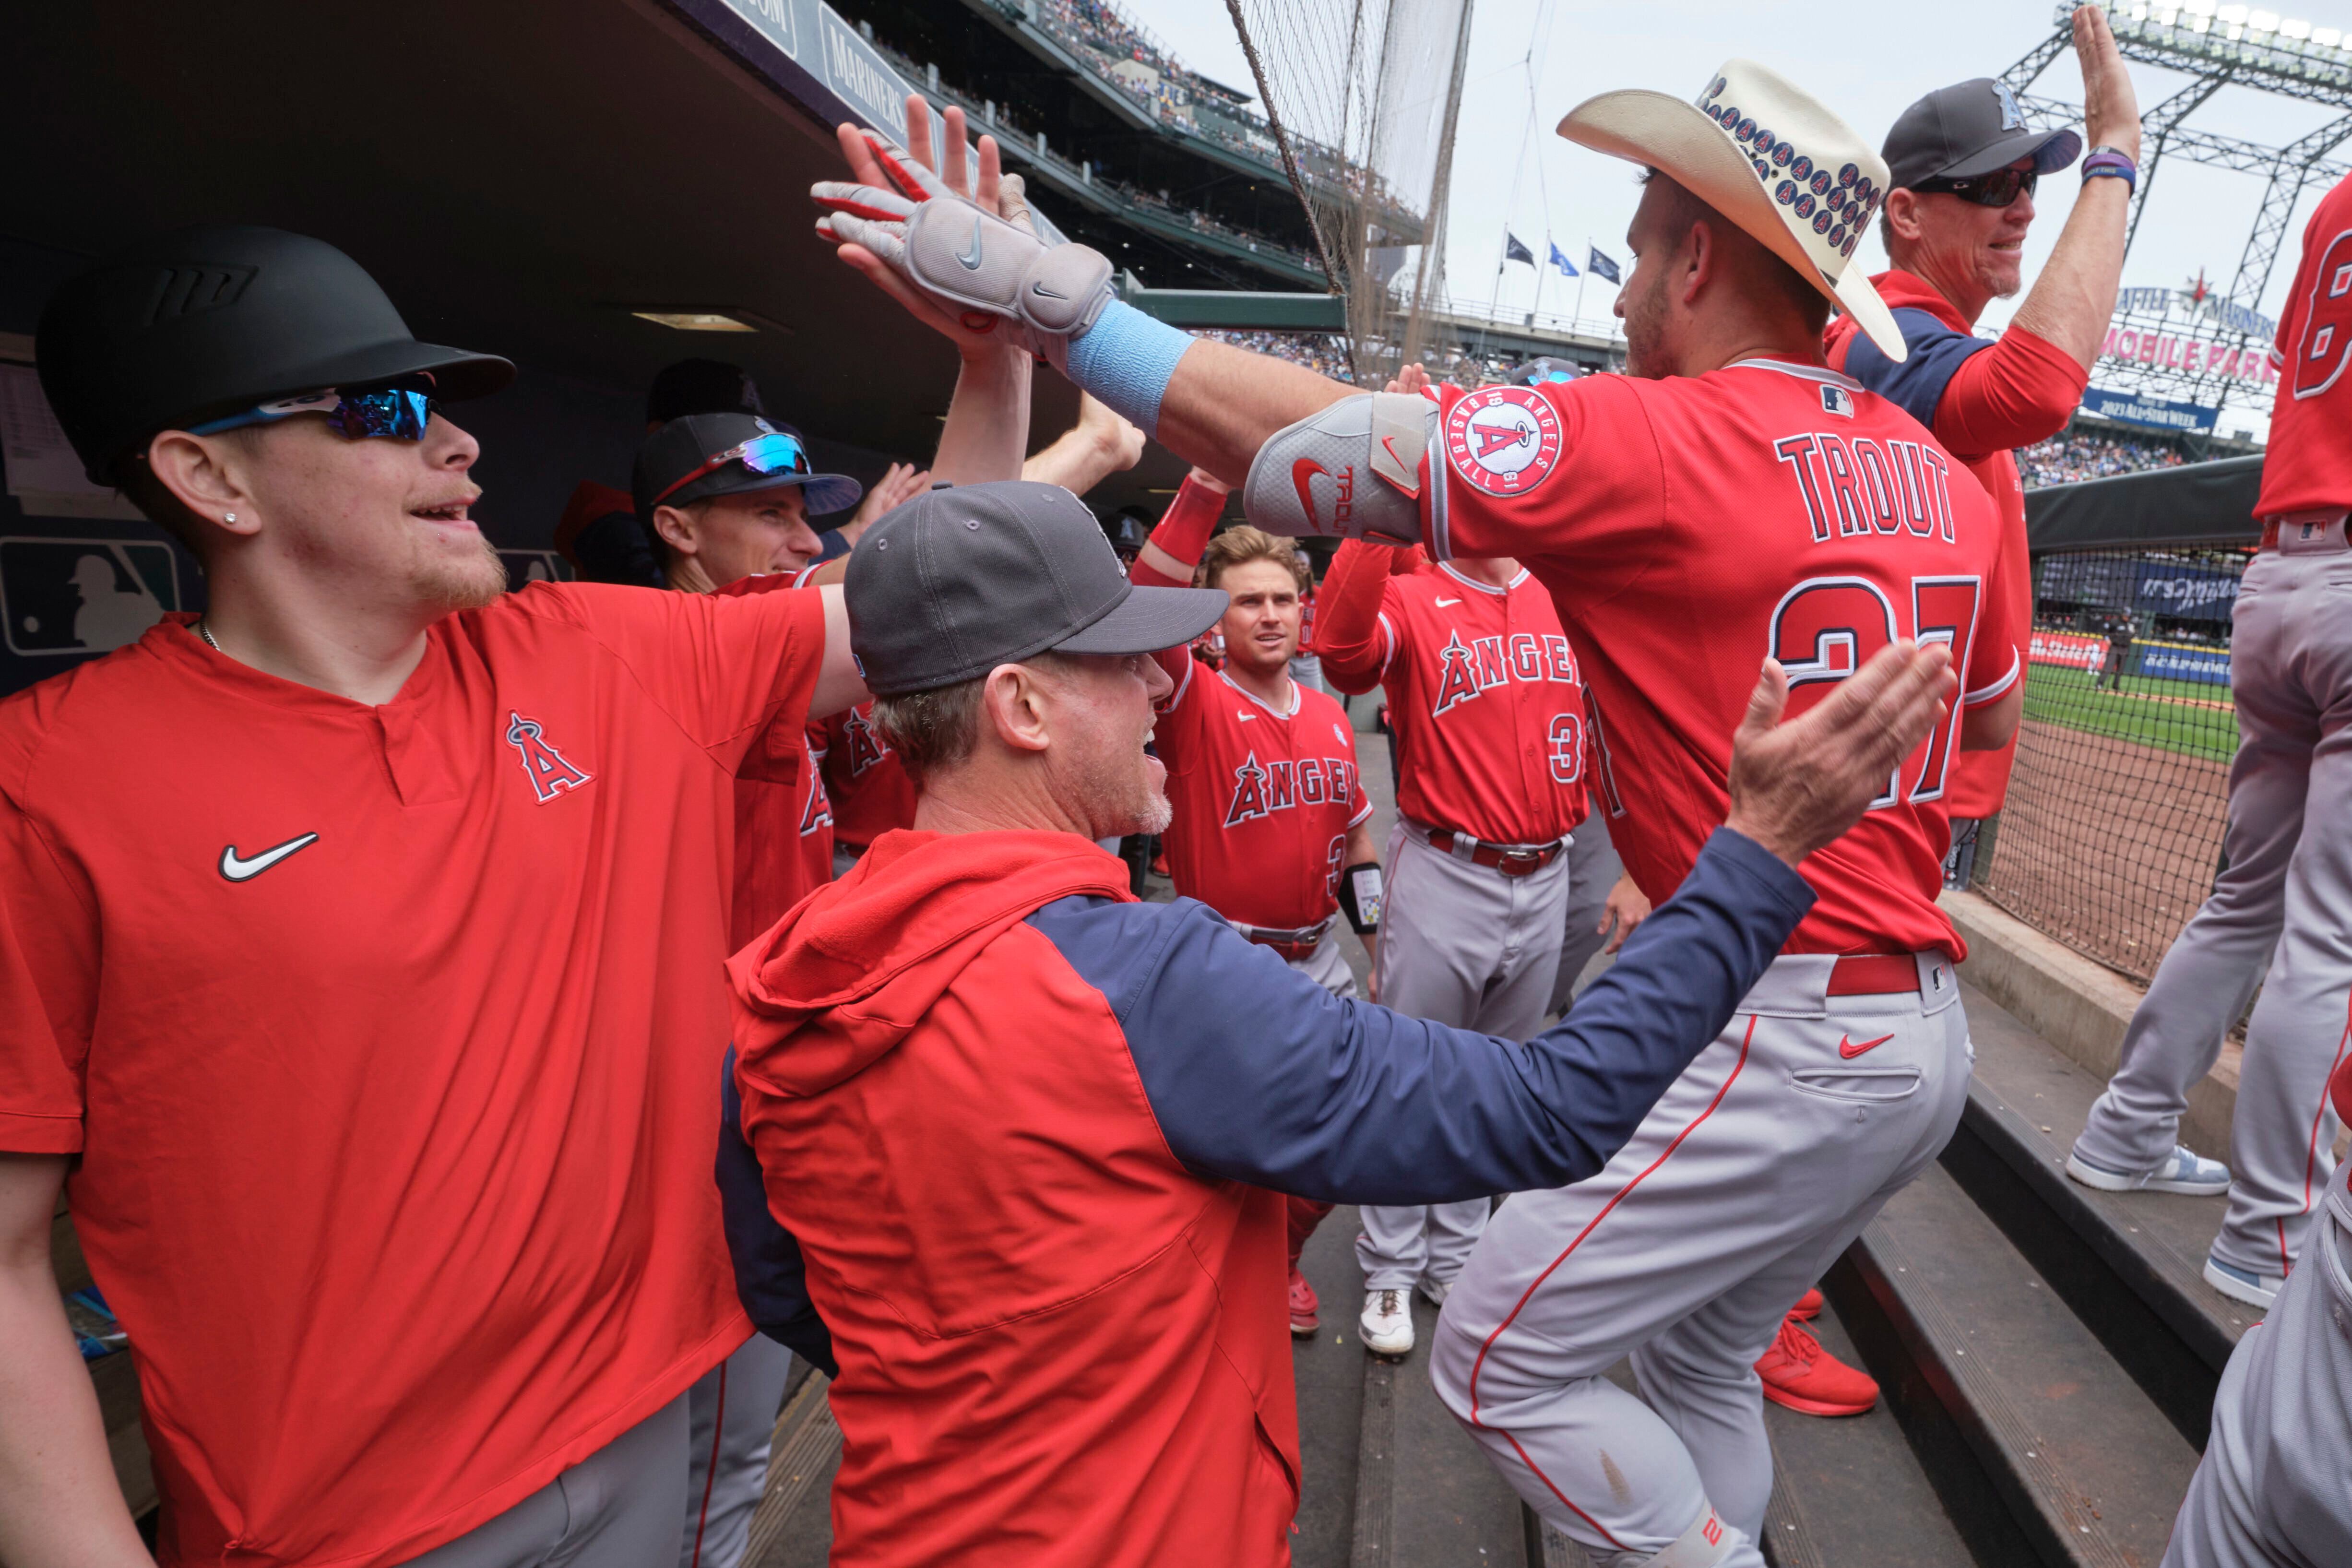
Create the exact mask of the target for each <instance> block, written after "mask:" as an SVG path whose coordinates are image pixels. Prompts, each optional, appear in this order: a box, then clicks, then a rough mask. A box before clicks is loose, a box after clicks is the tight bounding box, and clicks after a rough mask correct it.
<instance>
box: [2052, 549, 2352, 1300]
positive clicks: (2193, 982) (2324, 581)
mask: <svg viewBox="0 0 2352 1568" xmlns="http://www.w3.org/2000/svg"><path fill="white" fill-rule="evenodd" d="M2342 539H2343V527H2342V524H2340V523H2339V524H2337V525H2336V527H2335V530H2334V535H2333V542H2334V543H2335V544H2336V548H2331V549H2328V550H2326V551H2322V552H2307V553H2306V552H2297V553H2286V552H2281V551H2264V552H2263V553H2261V554H2260V555H2257V556H2256V557H2255V558H2254V560H2253V563H2252V564H2251V565H2249V566H2248V567H2247V568H2246V575H2245V580H2244V583H2243V584H2242V586H2241V588H2240V589H2239V594H2238V603H2237V607H2236V609H2235V611H2234V612H2233V614H2232V621H2233V623H2234V630H2233V632H2232V634H2231V643H2230V668H2231V685H2232V686H2233V687H2234V688H2235V689H2236V693H2237V707H2238V732H2239V736H2240V741H2239V746H2238V755H2237V760H2236V761H2235V762H2234V763H2231V767H2230V826H2229V834H2228V839H2227V844H2228V851H2229V860H2230V865H2229V869H2227V870H2226V871H2224V872H2223V873H2222V874H2221V878H2220V879H2219V880H2218V881H2217V882H2216V883H2215V884H2214V888H2213V894H2212V897H2210V898H2209V899H2207V900H2205V905H2204V907H2203V908H2202V909H2200V910H2198V911H2197V916H2196V918H2195V919H2194V920H2192V921H2189V926H2188V929H2187V930H2185V931H2182V932H2181V933H2180V939H2179V941H2178V942H2174V943H2173V944H2172V948H2171V951H2170V952H2167V953H2166V954H2165V955H2164V962H2163V963H2161V964H2160V965H2158V969H2157V973H2156V980H2155V982H2154V984H2151V985H2149V987H2148V991H2147V996H2146V997H2144V998H2143V999H2142V1000H2141V1002H2140V1005H2139V1008H2138V1010H2137V1012H2136V1013H2134V1014H2133V1016H2132V1021H2131V1026H2130V1027H2129V1029H2128V1030H2126V1033H2125V1036H2124V1056H2123V1063H2122V1065H2121V1067H2119V1068H2117V1069H2116V1075H2115V1077H2114V1078H2113V1079H2111V1080H2110V1081H2109V1082H2108V1084H2107V1088H2106V1091H2105V1093H2104V1094H2102V1095H2100V1097H2099V1099H2098V1101H2097V1103H2096V1104H2095V1105H2093V1106H2092V1108H2091V1118H2090V1121H2089V1124H2088V1125H2087V1126H2085V1127H2084V1130H2083V1135H2082V1137H2081V1139H2080V1140H2079V1141H2078V1142H2076V1144H2075V1148H2076V1150H2077V1151H2078V1152H2080V1153H2081V1154H2082V1156H2083V1158H2084V1159H2085V1160H2087V1161H2089V1162H2091V1163H2093V1164H2095V1165H2102V1166H2105V1167H2107V1168H2109V1169H2111V1170H2119V1171H2144V1170H2147V1169H2150V1168H2152V1167H2154V1166H2156V1165H2158V1164H2160V1163H2163V1161H2164V1160H2165V1159H2167V1158H2168V1156H2169V1155H2170V1154H2171V1152H2172V1148H2173V1144H2174V1143H2175V1142H2177V1141H2178V1139H2179V1130H2180V1115H2181V1112H2182V1111H2183V1110H2186V1109H2187V1107H2188V1103H2189V1086H2190V1085H2192V1084H2194V1083H2195V1082H2196V1081H2197V1080H2198V1079H2201V1078H2203V1077H2204V1076H2205V1074H2206V1073H2207V1072H2208V1071H2210V1069H2211V1068H2212V1066H2213V1060H2214V1058H2216V1057H2217V1056H2219V1055H2220V1054H2221V1037H2222V1036H2223V1035H2224V1034H2226V1033H2227V1032H2228V1030H2229V1028H2230V1026H2231V1024H2233V1023H2235V1022H2236V1021H2237V1019H2238V1017H2239V1016H2240V1015H2241V1014H2242V1013H2243V1012H2244V1011H2245V1006H2246V1001H2247V998H2248V997H2250V996H2251V995H2252V994H2253V989H2254V984H2255V982H2256V981H2257V980H2261V981H2262V986H2263V994H2262V1000H2261V1001H2260V1002H2259V1003H2257V1004H2256V1005H2255V1007H2254V1013H2253V1016H2252V1019H2250V1020H2249V1021H2248V1024H2247V1027H2246V1056H2245V1065H2244V1068H2243V1069H2242V1072H2241V1074H2240V1077H2239V1081H2238V1103H2237V1111H2236V1115H2235V1118H2234V1120H2233V1121H2232V1122H2231V1148H2230V1150H2229V1162H2230V1166H2231V1175H2232V1178H2233V1180H2232V1183H2231V1189H2230V1208H2229V1215H2228V1217H2227V1218H2226V1219H2224V1220H2223V1222H2222V1225H2221V1235H2220V1236H2218V1237H2215V1238H2214V1242H2213V1256H2214V1258H2217V1259H2218V1260H2220V1261H2221V1262H2223V1263H2227V1264H2231V1265H2234V1266H2235V1267H2237V1268H2244V1269H2251V1270H2252V1271H2254V1272H2256V1273H2259V1274H2269V1275H2279V1274H2284V1273H2285V1272H2287V1270H2288V1268H2290V1267H2291V1266H2292V1265H2293V1263H2294V1258H2295V1256H2296V1254H2297V1252H2298V1251H2299V1250H2300V1249H2301V1247H2302V1245H2303V1235H2304V1231H2305V1228H2306V1227H2307V1226H2309V1225H2310V1223H2311V1215H2312V1209H2313V1205H2314V1203H2315V1201H2316V1198H2317V1196H2318V1194H2319V1193H2320V1192H2321V1191H2322V1190H2324V1189H2325V1188H2326V1184H2327V1178H2328V1174H2329V1173H2330V1172H2331V1171H2332V1170H2333V1169H2334V1168H2335V1159H2334V1155H2333V1153H2332V1152H2331V1150H2332V1145H2333V1144H2334V1142H2335V1139H2336V1119H2335V1115H2334V1113H2333V1112H2332V1111H2330V1110H2328V1109H2327V1079H2328V1075H2329V1074H2330V1073H2331V1072H2332V1071H2334V1069H2335V1066H2336V1062H2337V1061H2338V1060H2340V1059H2341V1058H2342V1057H2343V1055H2344V1052H2345V1049H2346V1046H2347V1039H2352V1036H2348V1035H2347V1028H2352V1019H2348V1018H2347V999H2348V998H2352V812H2347V809H2346V808H2347V803H2352V552H2347V551H2346V550H2344V549H2342V548H2341V541H2342ZM2306 800H2308V801H2309V802H2310V803H2312V805H2313V808H2314V809H2312V810H2310V811H2309V812H2306V811H2305V801H2306ZM2265 965H2267V973H2265Z"/></svg>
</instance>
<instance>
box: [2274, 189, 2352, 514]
mask: <svg viewBox="0 0 2352 1568" xmlns="http://www.w3.org/2000/svg"><path fill="white" fill-rule="evenodd" d="M2271 357H2272V359H2273V362H2274V363H2276V364H2277V366H2278V373H2279V384H2278V396H2277V399H2276V401H2275V402H2274V403H2273V405H2272V407H2271V439H2270V445H2269V446H2268V447H2265V448H2264V453H2265V455H2264V457H2263V492H2262V497H2261V499H2260V500H2257V501H2256V502H2255V504H2254V514H2255V515H2256V516H2257V517H2265V518H2270V517H2284V516H2287V515H2288V514H2290V513H2293V512H2303V511H2317V510H2322V509H2326V510H2334V511H2343V510H2347V509H2352V374H2346V372H2347V369H2352V178H2347V179H2344V180H2340V181H2338V182H2336V188H2335V189H2334V190H2332V191H2330V192H2328V193H2327V195H2326V197H2325V198H2323V199H2322V200H2321V202H2320V204H2319V206H2318V209H2317V210H2316V211H2315V212H2314V213H2313V214H2312V215H2311V222H2310V223H2309V224H2307V225H2305V227H2304V231H2303V260H2302V263H2301V264H2300V265H2299V266H2297V267H2296V268H2295V272H2294V288H2293V289H2289V290H2287V297H2286V308H2285V309H2284V310H2283V311H2282V312H2280V315H2279V330H2278V342H2277V343H2276V344H2275V345H2273V348H2272V350H2271Z"/></svg>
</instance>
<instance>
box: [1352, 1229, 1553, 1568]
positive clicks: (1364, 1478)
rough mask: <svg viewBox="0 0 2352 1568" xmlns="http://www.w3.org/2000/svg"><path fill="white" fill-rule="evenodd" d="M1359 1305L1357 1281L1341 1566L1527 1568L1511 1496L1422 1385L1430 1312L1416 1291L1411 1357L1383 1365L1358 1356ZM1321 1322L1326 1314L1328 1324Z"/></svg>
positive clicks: (1433, 1316) (1519, 1515)
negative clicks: (1354, 1420) (1352, 1484)
mask: <svg viewBox="0 0 2352 1568" xmlns="http://www.w3.org/2000/svg"><path fill="white" fill-rule="evenodd" d="M1334 1217H1337V1216H1334ZM1327 1228H1328V1226H1327ZM1353 1234H1354V1233H1353V1231H1352V1229H1351V1230H1350V1232H1349V1235H1350V1237H1352V1236H1353ZM1352 1263H1353V1259H1352V1258H1350V1265H1351V1266H1352ZM1318 1289H1320V1287H1319V1286H1318ZM1363 1299H1364V1298H1363V1286H1362V1277H1361V1276H1360V1275H1359V1276H1357V1282H1356V1286H1355V1291H1354V1294H1353V1296H1352V1297H1351V1298H1350V1299H1349V1312H1348V1322H1347V1325H1346V1332H1347V1339H1348V1344H1347V1347H1346V1348H1347V1349H1348V1350H1349V1351H1351V1352H1354V1353H1355V1354H1356V1356H1357V1357H1358V1358H1359V1359H1360V1361H1361V1362H1362V1363H1363V1401H1362V1406H1361V1412H1362V1419H1361V1422H1360V1428H1359V1438H1358V1443H1359V1448H1358V1457H1357V1468H1356V1495H1355V1510H1354V1525H1353V1531H1352V1534H1351V1539H1350V1542H1349V1556H1348V1563H1349V1568H1440V1565H1444V1568H1464V1565H1465V1564H1475V1568H1526V1564H1527V1563H1528V1536H1527V1526H1526V1523H1525V1521H1524V1518H1523V1511H1524V1510H1522V1508H1521V1506H1520V1503H1519V1499H1518V1494H1517V1493H1516V1492H1514V1491H1513V1490H1511V1489H1510V1487H1509V1486H1508V1484H1507V1483H1506V1482H1505V1481H1504V1479H1503V1478H1502V1477H1501V1476H1500V1475H1498V1474H1496V1470H1495V1467H1494V1466H1493V1465H1491V1464H1489V1463H1487V1461H1486V1455H1485V1454H1484V1453H1483V1452H1481V1451H1480V1450H1479V1447H1478V1446H1477V1445H1476V1444H1475V1443H1473V1442H1472V1441H1471V1440H1470V1438H1469V1436H1468V1434H1466V1433H1465V1432H1464V1431H1463V1430H1462V1427H1461V1424H1460V1423H1458V1422H1456V1421H1455V1420H1454V1416H1453V1414H1452V1413H1451V1412H1450V1411H1448V1410H1447V1409H1446V1408H1445V1405H1444V1402H1443V1401H1441V1400H1440V1399H1439V1398H1438V1397H1437V1391H1436V1390H1435V1389H1434V1388H1433V1387H1431V1386H1430V1382H1429V1362H1428V1356H1429V1340H1430V1336H1431V1335H1432V1334H1433V1333H1434V1332H1435V1331H1436V1329H1437V1309H1436V1308H1434V1307H1433V1306H1431V1305H1430V1304H1429V1303H1428V1302H1427V1301H1425V1300H1423V1299H1422V1298H1421V1296H1420V1295H1419V1293H1418V1292H1416V1293H1415V1295H1414V1297H1413V1308H1412V1318H1413V1331H1414V1333H1415V1336H1416V1340H1415V1343H1414V1345H1413V1349H1412V1354H1411V1355H1409V1356H1406V1357H1404V1358H1402V1360H1398V1361H1390V1360H1388V1359H1386V1358H1383V1357H1378V1356H1371V1355H1366V1354H1365V1353H1364V1352H1363V1348H1362V1346H1361V1345H1360V1343H1359V1342H1357V1339H1356V1334H1355V1317H1356V1313H1357V1311H1358V1310H1360V1308H1361V1306H1362V1304H1363ZM1327 1300H1328V1298H1327ZM1329 1319H1330V1314H1329V1313H1328V1311H1327V1312H1326V1313H1325V1320H1326V1322H1327V1325H1328V1321H1329Z"/></svg>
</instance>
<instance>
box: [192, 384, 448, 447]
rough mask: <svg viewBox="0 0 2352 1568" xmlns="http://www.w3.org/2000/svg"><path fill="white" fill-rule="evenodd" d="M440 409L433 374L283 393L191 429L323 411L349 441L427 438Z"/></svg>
mask: <svg viewBox="0 0 2352 1568" xmlns="http://www.w3.org/2000/svg"><path fill="white" fill-rule="evenodd" d="M439 411H440V405H438V404H437V403H436V402H435V401H434V399H433V378H432V377H431V376H429V375H423V376H411V377H405V378H404V379H402V380H400V381H397V382H394V383H392V384H389V385H386V386H376V387H369V388H367V389H366V390H364V391H356V392H342V391H339V390H337V389H336V388H334V387H327V388H326V389H324V390H323V391H319V392H306V393H303V394H301V395H299V396H295V397H281V398H279V399H278V401H277V402H275V403H265V404H263V405H261V406H260V407H258V408H251V409H247V411H246V412H245V413H243V414H232V415H230V416H228V417H227V418H226V419H215V420H213V421H211V422H210V423H209V424H205V425H197V426H192V427H191V428H190V429H189V431H188V434H190V435H191V436H214V435H217V434H219V433H220V432H221V431H223V430H236V429H239V428H241V427H243V426H247V425H273V424H276V423H277V422H278V420H280V419H290V418H292V417H293V416H295V415H297V414H323V415H325V416H327V424H328V425H329V426H331V428H333V429H334V430H335V431H336V432H338V433H339V434H341V436H343V437H345V438H346V439H349V440H352V441H363V440H368V439H370V438H373V437H390V438H392V439H394V440H400V441H421V440H423V439H424V438H425V426H426V425H427V424H428V423H430V422H431V420H432V418H433V416H434V415H435V414H436V413H438V412H439Z"/></svg>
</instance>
